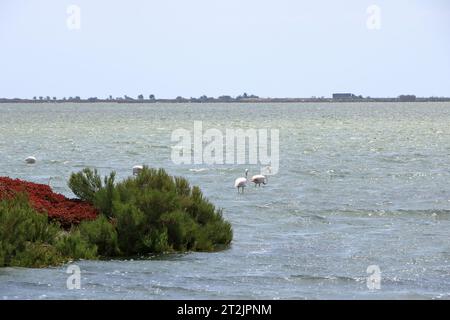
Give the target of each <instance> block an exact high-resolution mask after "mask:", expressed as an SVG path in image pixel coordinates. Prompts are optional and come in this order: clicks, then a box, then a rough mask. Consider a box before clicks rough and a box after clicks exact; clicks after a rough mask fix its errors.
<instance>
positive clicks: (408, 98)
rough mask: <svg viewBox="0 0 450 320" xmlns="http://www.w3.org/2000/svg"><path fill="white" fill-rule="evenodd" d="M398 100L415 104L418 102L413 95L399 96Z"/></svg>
mask: <svg viewBox="0 0 450 320" xmlns="http://www.w3.org/2000/svg"><path fill="white" fill-rule="evenodd" d="M398 100H399V101H400V102H414V101H416V96H415V95H412V94H408V95H401V96H398Z"/></svg>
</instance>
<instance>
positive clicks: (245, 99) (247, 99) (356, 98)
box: [0, 93, 450, 103]
mask: <svg viewBox="0 0 450 320" xmlns="http://www.w3.org/2000/svg"><path fill="white" fill-rule="evenodd" d="M449 101H450V97H416V96H415V95H411V94H407V95H399V96H398V97H378V98H374V97H363V96H362V95H354V94H352V93H334V94H333V96H332V97H331V98H327V97H323V96H322V97H315V96H313V97H310V98H262V97H259V96H256V95H253V94H247V93H244V94H242V95H239V96H236V97H232V96H228V95H223V96H220V97H208V96H206V95H203V96H201V97H198V98H194V97H190V98H185V97H181V96H178V97H176V98H174V99H161V98H156V97H155V95H153V94H151V95H149V96H147V97H146V96H144V95H142V94H140V95H138V96H137V97H130V96H128V95H124V96H123V97H113V96H109V97H107V98H98V97H89V98H81V97H79V96H74V97H64V98H57V97H54V96H53V97H50V96H39V97H37V96H35V97H33V98H32V99H26V98H0V103H66V102H71V103H295V102H297V103H299V102H449Z"/></svg>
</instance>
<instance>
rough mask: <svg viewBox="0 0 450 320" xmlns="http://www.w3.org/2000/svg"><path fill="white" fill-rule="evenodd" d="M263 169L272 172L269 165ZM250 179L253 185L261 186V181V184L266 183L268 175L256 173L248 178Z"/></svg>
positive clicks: (268, 172)
mask: <svg viewBox="0 0 450 320" xmlns="http://www.w3.org/2000/svg"><path fill="white" fill-rule="evenodd" d="M261 171H262V170H261ZM265 171H266V172H267V174H271V173H272V168H271V167H270V166H267V167H266V168H265ZM261 173H262V172H261ZM250 181H251V182H253V183H254V184H255V187H256V186H258V187H261V183H262V184H267V182H269V176H268V175H262V174H257V175H254V176H253V177H252V178H251V179H250Z"/></svg>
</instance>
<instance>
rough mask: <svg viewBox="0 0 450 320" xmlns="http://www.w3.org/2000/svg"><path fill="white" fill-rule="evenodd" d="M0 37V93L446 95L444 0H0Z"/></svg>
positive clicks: (448, 26)
mask: <svg viewBox="0 0 450 320" xmlns="http://www.w3.org/2000/svg"><path fill="white" fill-rule="evenodd" d="M338 2H339V3H338ZM70 4H75V5H78V6H79V7H80V9H81V29H80V30H75V31H74V30H69V29H68V28H67V26H66V19H67V17H68V15H67V13H66V9H67V6H68V5H70ZM372 4H375V5H378V6H379V7H380V8H381V10H382V11H381V29H380V30H369V29H368V28H367V27H366V20H367V18H368V14H367V13H366V9H367V7H368V6H369V5H372ZM0 43H1V45H0V52H1V53H0V97H9V98H12V97H33V96H39V95H43V96H47V95H49V96H57V97H63V96H75V95H79V96H81V97H86V98H87V97H91V96H98V97H106V96H108V95H109V94H112V95H113V96H122V95H124V94H128V95H130V96H136V95H138V94H139V93H143V94H144V95H145V96H148V95H149V94H151V93H153V94H155V95H156V96H157V97H167V98H170V97H175V96H177V95H182V96H185V97H191V96H195V97H196V96H200V95H202V94H206V95H208V96H218V95H221V94H229V95H233V96H234V95H237V94H240V93H242V92H244V91H245V92H248V93H254V94H257V95H260V96H264V97H267V96H276V97H309V96H330V95H331V93H333V92H347V91H349V92H354V93H356V94H362V95H364V96H372V97H379V96H397V95H399V94H403V93H405V94H407V93H414V94H417V95H419V96H432V95H433V96H450V2H448V1H446V0H431V1H425V0H423V1H412V0H411V1H406V0H396V1H392V0H391V1H375V0H372V1H365V0H347V1H331V0H329V1H324V0H321V1H300V0H276V1H275V0H272V1H268V0H189V1H186V0H165V1H162V0H161V1H159V0H154V1H139V0H128V1H111V0H109V1H107V0H102V1H99V0H97V1H93V0H70V1H65V0H54V1H51V0H40V1H31V0H30V1H25V0H2V1H1V2H0Z"/></svg>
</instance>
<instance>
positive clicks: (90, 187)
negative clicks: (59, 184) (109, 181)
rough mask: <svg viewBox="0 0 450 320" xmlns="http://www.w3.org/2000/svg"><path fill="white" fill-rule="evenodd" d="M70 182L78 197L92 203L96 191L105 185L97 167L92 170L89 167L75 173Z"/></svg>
mask: <svg viewBox="0 0 450 320" xmlns="http://www.w3.org/2000/svg"><path fill="white" fill-rule="evenodd" d="M68 184H69V187H70V189H71V190H72V192H73V193H74V194H75V195H76V196H77V197H78V198H80V199H81V200H84V201H87V202H90V203H92V202H93V200H94V195H95V193H97V192H98V191H99V190H100V189H101V188H102V187H103V185H102V178H101V177H100V175H99V174H98V172H97V169H94V170H91V169H89V168H85V169H83V170H82V171H80V172H78V173H73V174H72V175H71V176H70V179H69V183H68Z"/></svg>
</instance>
